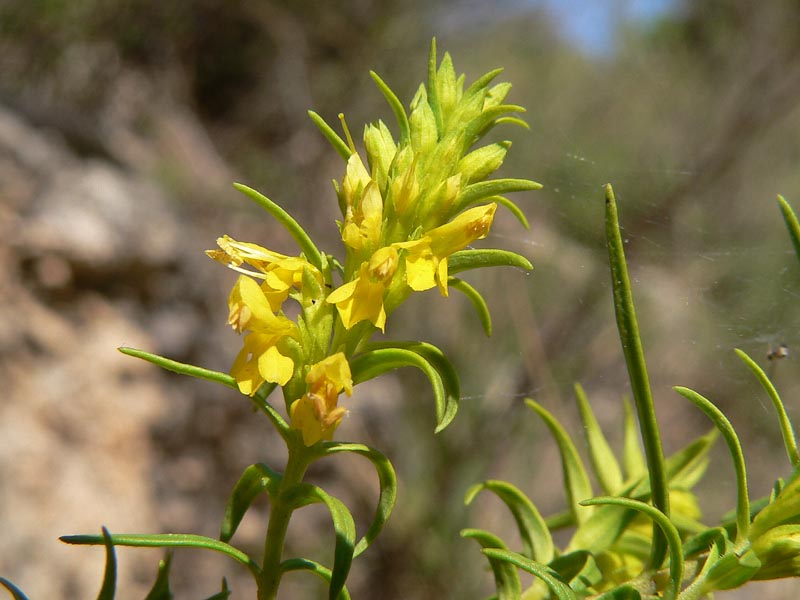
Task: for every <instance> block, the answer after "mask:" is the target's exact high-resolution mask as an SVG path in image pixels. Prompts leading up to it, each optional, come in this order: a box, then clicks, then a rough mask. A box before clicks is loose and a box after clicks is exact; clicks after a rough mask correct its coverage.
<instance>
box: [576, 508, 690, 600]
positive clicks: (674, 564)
mask: <svg viewBox="0 0 800 600" xmlns="http://www.w3.org/2000/svg"><path fill="white" fill-rule="evenodd" d="M582 504H585V505H589V506H591V505H601V504H611V505H612V506H620V507H623V508H627V509H630V510H635V511H637V512H640V513H642V514H644V515H647V516H648V517H650V518H651V519H652V520H653V522H654V523H655V524H656V525H657V526H658V527H659V528H660V529H661V531H662V532H664V537H665V539H666V540H667V547H668V550H669V586H668V587H667V589H666V590H665V591H664V598H665V600H675V599H676V598H677V597H678V594H679V593H680V590H681V582H682V581H683V568H684V564H683V544H682V543H681V536H680V533H678V530H677V529H676V528H675V526H674V525H673V524H672V522H671V521H670V520H669V517H668V516H667V515H665V514H664V513H663V512H662V511H660V510H659V509H658V508H656V507H654V506H650V505H649V504H647V503H645V502H640V501H639V500H632V499H631V498H617V497H612V496H600V497H598V498H591V499H590V500H585V501H584V502H582ZM659 566H660V565H659Z"/></svg>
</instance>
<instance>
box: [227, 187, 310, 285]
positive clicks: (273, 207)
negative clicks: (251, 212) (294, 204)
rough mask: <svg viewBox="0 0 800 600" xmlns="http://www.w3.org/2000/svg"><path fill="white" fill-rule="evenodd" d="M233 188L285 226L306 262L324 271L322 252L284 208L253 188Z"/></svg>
mask: <svg viewBox="0 0 800 600" xmlns="http://www.w3.org/2000/svg"><path fill="white" fill-rule="evenodd" d="M233 187H235V188H236V189H237V190H239V191H240V192H242V193H243V194H244V195H245V196H247V197H248V198H250V199H251V200H252V201H253V202H255V203H256V204H258V205H259V206H260V207H261V208H263V209H264V210H266V211H267V212H268V213H269V214H271V215H272V216H273V217H274V218H275V220H276V221H278V223H280V224H281V225H283V227H284V229H286V231H288V232H289V235H291V236H292V238H294V241H295V242H297V245H298V246H300V251H301V252H302V253H303V255H304V256H305V257H306V260H307V261H308V262H310V263H311V264H312V265H314V266H315V267H317V269H319V270H320V271H323V270H324V269H323V264H324V261H323V259H322V254H320V251H319V250H318V249H317V247H316V245H315V244H314V242H313V241H311V238H310V237H308V234H307V233H306V230H305V229H303V228H302V227H301V226H300V224H299V223H298V222H297V221H295V220H294V217H292V216H291V215H290V214H289V213H287V212H286V211H285V210H283V208H281V207H280V206H279V205H277V204H275V203H274V202H273V201H272V200H270V199H269V198H267V197H266V196H265V195H263V194H262V193H260V192H258V191H256V190H254V189H253V188H250V187H247V186H246V185H244V184H241V183H234V184H233Z"/></svg>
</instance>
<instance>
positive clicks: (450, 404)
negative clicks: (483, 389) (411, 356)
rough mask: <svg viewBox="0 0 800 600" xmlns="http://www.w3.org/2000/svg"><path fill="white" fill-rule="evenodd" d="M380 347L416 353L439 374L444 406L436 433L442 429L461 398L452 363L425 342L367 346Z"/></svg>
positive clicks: (451, 418)
mask: <svg viewBox="0 0 800 600" xmlns="http://www.w3.org/2000/svg"><path fill="white" fill-rule="evenodd" d="M381 348H401V349H403V350H409V351H411V352H414V353H416V354H417V355H419V356H420V357H422V358H423V359H425V360H426V361H427V362H428V363H429V364H430V365H431V366H432V367H433V368H434V369H436V372H437V373H438V374H439V377H440V378H441V380H442V385H443V386H444V397H445V407H444V414H443V415H442V416H441V418H439V417H438V412H437V419H438V426H437V428H436V433H438V432H440V431H442V430H443V429H444V428H445V427H447V426H448V425H449V424H450V423H451V422H452V420H453V419H454V418H455V416H456V413H457V412H458V404H459V401H460V399H461V385H460V383H459V380H458V372H457V371H456V369H455V367H454V366H453V363H451V362H450V360H449V359H448V358H447V356H445V354H444V352H442V351H441V350H440V349H439V348H437V347H436V346H434V345H433V344H428V343H427V342H403V341H392V342H388V343H373V344H369V345H368V346H367V349H368V350H371V349H381Z"/></svg>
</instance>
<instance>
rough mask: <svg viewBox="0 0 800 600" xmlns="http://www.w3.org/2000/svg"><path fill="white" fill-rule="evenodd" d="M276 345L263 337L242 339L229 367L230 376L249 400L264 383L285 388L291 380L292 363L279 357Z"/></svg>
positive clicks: (268, 338) (270, 338) (250, 336)
mask: <svg viewBox="0 0 800 600" xmlns="http://www.w3.org/2000/svg"><path fill="white" fill-rule="evenodd" d="M276 341H277V340H276V339H275V338H274V336H271V335H269V334H265V333H250V334H248V335H246V336H245V338H244V346H243V347H242V349H241V350H240V351H239V355H238V356H237V357H236V360H235V361H233V366H232V367H231V375H232V376H233V378H234V379H235V380H236V384H237V385H238V386H239V391H240V392H242V393H243V394H247V395H248V396H252V395H253V394H255V393H256V392H257V391H258V388H260V387H261V385H262V384H263V383H264V382H265V381H269V382H271V383H277V384H278V385H286V383H287V382H288V381H289V379H291V378H292V373H293V372H294V361H293V360H292V359H291V358H289V357H288V356H284V355H283V354H281V352H280V350H278V348H277V347H276V346H275V343H276Z"/></svg>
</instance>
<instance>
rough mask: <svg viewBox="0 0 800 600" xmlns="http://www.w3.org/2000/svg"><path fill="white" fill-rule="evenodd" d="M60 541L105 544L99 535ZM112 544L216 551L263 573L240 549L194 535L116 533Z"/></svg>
mask: <svg viewBox="0 0 800 600" xmlns="http://www.w3.org/2000/svg"><path fill="white" fill-rule="evenodd" d="M58 539H60V540H61V541H62V542H64V543H65V544H75V545H79V546H99V545H100V544H103V543H104V539H103V537H102V536H99V535H63V536H61V537H60V538H58ZM111 543H112V544H114V545H115V546H132V547H139V548H144V547H147V548H170V547H176V546H177V547H188V548H204V549H207V550H214V551H215V552H221V553H222V554H225V555H227V556H229V557H230V558H232V559H234V560H235V561H238V562H240V563H241V564H243V565H244V566H246V567H247V568H248V569H250V572H251V573H253V575H255V576H258V575H260V573H261V569H260V568H259V567H258V565H257V564H256V563H255V561H253V559H251V558H250V557H249V556H247V554H245V553H244V552H242V551H241V550H239V549H238V548H234V547H233V546H230V545H228V544H226V543H225V542H221V541H219V540H215V539H213V538H209V537H205V536H202V535H194V534H191V533H161V534H147V533H115V534H113V535H112V536H111Z"/></svg>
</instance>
